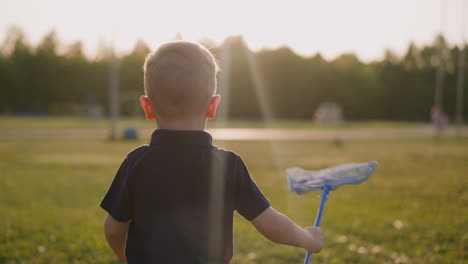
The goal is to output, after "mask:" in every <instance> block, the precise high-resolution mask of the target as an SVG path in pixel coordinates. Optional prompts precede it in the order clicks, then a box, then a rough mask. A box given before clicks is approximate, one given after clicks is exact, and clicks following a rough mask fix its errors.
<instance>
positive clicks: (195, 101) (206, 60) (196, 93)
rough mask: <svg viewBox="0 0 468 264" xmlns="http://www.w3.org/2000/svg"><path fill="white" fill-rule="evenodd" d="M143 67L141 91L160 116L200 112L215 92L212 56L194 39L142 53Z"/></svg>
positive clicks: (178, 115)
mask: <svg viewBox="0 0 468 264" xmlns="http://www.w3.org/2000/svg"><path fill="white" fill-rule="evenodd" d="M143 71H144V85H145V93H146V95H147V96H148V97H149V99H150V101H151V105H152V106H153V108H154V110H155V112H156V114H157V115H159V116H160V117H163V118H180V119H183V118H192V117H195V116H200V115H202V114H204V113H205V112H206V110H207V107H208V104H209V102H210V99H211V98H212V97H213V95H214V94H215V93H216V74H217V72H218V71H219V68H218V65H217V63H216V60H215V58H214V56H213V55H212V54H211V52H210V51H209V50H208V49H206V48H205V47H203V46H202V45H200V44H198V43H195V42H188V41H172V42H168V43H165V44H163V45H161V46H160V47H159V48H158V49H157V50H156V51H154V52H152V53H150V54H149V55H148V56H147V57H146V60H145V64H144V66H143Z"/></svg>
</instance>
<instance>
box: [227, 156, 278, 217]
mask: <svg viewBox="0 0 468 264" xmlns="http://www.w3.org/2000/svg"><path fill="white" fill-rule="evenodd" d="M236 169H237V171H236V174H237V175H236V177H237V192H236V197H235V208H236V210H237V212H239V214H241V215H242V216H243V217H244V218H245V219H247V220H249V221H251V220H253V219H254V218H255V217H257V216H258V215H259V214H261V213H262V212H263V211H265V210H266V209H267V208H268V207H270V202H268V200H267V198H266V197H265V196H264V195H263V193H262V192H261V191H260V189H259V188H258V186H257V184H256V183H255V181H254V180H253V179H252V177H251V176H250V173H249V171H248V169H247V166H246V165H245V163H244V161H243V160H242V159H241V158H240V157H239V158H238V161H237V166H236Z"/></svg>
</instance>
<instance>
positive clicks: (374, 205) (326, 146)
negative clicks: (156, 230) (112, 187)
mask: <svg viewBox="0 0 468 264" xmlns="http://www.w3.org/2000/svg"><path fill="white" fill-rule="evenodd" d="M28 120H29V121H28ZM6 121H8V122H6ZM0 122H2V124H0V129H28V128H31V127H36V125H34V122H37V123H41V122H39V121H37V120H33V121H31V120H30V119H12V118H10V119H8V120H6V119H3V120H0ZM31 122H32V123H31ZM47 122H49V124H47V126H46V127H54V128H57V129H59V128H61V127H63V126H68V127H75V126H77V127H81V125H84V126H89V127H92V126H91V125H89V124H81V123H80V122H81V121H80V120H72V121H63V120H62V121H54V120H48V121H47ZM42 124H43V123H42ZM99 124H100V123H99ZM38 126H39V125H38ZM99 126H101V125H99ZM284 126H286V125H284ZM297 126H300V124H299V123H298V124H297ZM306 126H307V125H306ZM359 126H362V127H363V129H365V125H359ZM371 126H372V125H371ZM402 126H405V125H402ZM146 141H147V140H146V139H142V140H139V141H117V142H111V141H108V140H105V139H47V138H45V139H40V140H38V139H21V140H19V139H2V138H0V263H118V261H117V259H116V257H114V255H113V254H112V252H111V250H110V248H109V247H108V246H107V244H106V242H105V238H104V235H103V231H102V225H103V219H104V217H105V212H104V211H103V210H102V209H100V208H99V203H100V201H101V199H102V197H103V195H104V193H105V192H106V190H107V188H108V186H109V184H110V182H111V180H112V178H113V176H114V173H115V171H116V170H117V168H118V166H119V165H120V162H121V161H122V160H123V158H124V157H125V155H126V154H127V153H128V152H129V151H130V150H131V149H133V148H135V147H137V146H139V145H141V144H145V143H146ZM215 143H216V144H217V145H219V146H221V147H224V148H228V149H231V150H233V151H236V152H237V153H239V154H241V155H242V156H243V158H244V160H245V161H246V163H247V165H248V167H249V169H250V171H251V174H252V176H253V177H254V178H255V180H256V181H257V183H258V184H259V186H260V187H261V188H262V190H263V191H264V193H265V194H266V195H267V196H268V198H269V199H270V201H271V203H272V205H273V206H274V207H275V208H276V209H278V210H280V211H282V212H283V213H285V214H287V215H289V216H290V217H291V218H292V219H293V220H295V221H296V222H297V223H298V224H300V225H302V226H305V225H311V224H312V223H313V221H314V218H315V212H316V209H317V206H318V202H319V199H320V194H319V193H318V192H317V193H310V194H307V195H304V196H295V195H293V194H290V193H289V192H288V190H287V185H286V180H285V168H287V167H289V166H302V167H304V168H309V169H314V168H322V167H326V166H331V165H335V164H338V163H344V162H360V161H368V160H377V161H378V162H379V167H378V168H377V169H376V171H375V173H374V175H373V176H372V177H371V178H370V180H369V181H368V182H367V183H364V184H362V185H359V186H345V187H342V188H340V189H338V190H337V191H336V192H332V193H331V194H330V197H329V201H328V204H327V208H326V210H325V215H324V219H323V228H324V231H325V236H326V241H325V249H324V250H323V251H322V252H321V253H320V254H318V255H316V256H314V261H313V262H314V263H421V264H422V263H438V264H441V263H447V264H449V263H468V177H467V176H468V141H467V140H466V138H465V140H464V141H462V142H458V141H455V140H453V139H449V138H443V139H442V140H440V141H438V142H434V141H433V140H431V139H411V140H409V139H386V140H355V141H344V143H343V144H342V145H336V144H333V143H332V142H328V141H288V142H286V141H279V142H268V141H248V142H247V141H225V142H220V141H217V142H215ZM234 236H235V241H234V244H235V257H234V259H233V262H232V263H301V262H302V259H303V255H304V252H303V250H300V249H295V248H292V247H287V246H281V245H276V244H273V243H271V242H269V241H267V240H265V239H264V238H263V237H261V235H259V234H258V233H257V232H256V231H255V230H254V228H253V227H252V226H251V225H250V224H249V223H248V222H246V221H245V220H244V219H242V218H241V217H239V216H238V215H236V217H235V231H234Z"/></svg>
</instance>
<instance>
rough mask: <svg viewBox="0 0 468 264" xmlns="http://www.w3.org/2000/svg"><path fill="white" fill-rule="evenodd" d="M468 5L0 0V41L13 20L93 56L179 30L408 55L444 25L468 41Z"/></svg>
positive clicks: (406, 0)
mask: <svg viewBox="0 0 468 264" xmlns="http://www.w3.org/2000/svg"><path fill="white" fill-rule="evenodd" d="M462 1H465V3H464V4H462ZM462 6H464V8H463V9H462ZM462 10H465V14H466V15H465V16H464V20H463V21H464V22H465V24H466V23H468V0H353V1H350V0H321V1H315V0H308V1H299V0H287V1H282V0H269V1H263V0H226V1H224V0H196V1H194V0H192V1H190V0H187V1H181V0H166V1H158V0H153V1H142V0H133V1H119V0H79V1H71V0H0V43H1V42H3V39H4V36H5V33H6V32H7V30H8V28H10V27H11V26H18V27H20V28H21V29H22V30H23V31H24V32H25V34H26V36H27V38H28V41H29V42H31V43H33V44H37V43H38V42H39V41H40V40H41V38H42V37H43V36H44V35H45V34H46V33H48V32H50V31H51V30H52V29H54V30H56V31H57V34H58V37H59V39H60V40H61V41H63V42H64V43H65V44H67V43H68V44H70V43H72V42H74V41H77V40H81V41H83V44H84V48H85V52H86V54H88V55H93V54H95V51H96V49H97V47H98V46H99V44H100V43H103V42H105V43H113V45H114V46H115V48H116V49H117V50H118V51H120V52H126V51H130V50H131V49H132V47H133V46H134V43H135V41H136V40H138V39H142V40H144V41H145V42H146V43H147V44H148V45H149V46H150V48H152V49H154V48H156V47H157V46H158V45H159V44H161V43H162V42H164V41H168V40H171V39H173V38H174V36H175V35H176V34H177V33H180V34H181V35H182V36H183V38H184V39H187V40H199V39H201V38H202V37H208V38H210V39H212V40H213V41H214V42H215V43H221V42H222V41H223V40H224V39H225V38H226V37H227V36H232V35H242V36H243V37H244V39H245V41H246V43H247V45H248V46H249V47H250V48H251V49H253V50H259V49H263V48H276V47H279V46H285V45H286V46H289V47H291V48H292V49H293V50H294V51H295V52H297V53H299V54H301V55H304V56H311V55H314V54H315V53H317V52H320V53H321V54H322V55H323V56H324V57H325V58H328V59H331V58H334V57H336V56H338V55H340V54H342V53H349V52H353V53H355V54H357V55H358V57H359V58H361V59H362V60H364V61H370V60H375V59H380V58H381V57H382V56H383V54H384V51H385V50H386V49H391V50H393V51H395V52H396V53H397V54H403V53H404V51H405V50H406V48H407V46H408V43H409V42H410V41H412V42H415V43H416V44H417V45H424V44H429V43H432V42H433V40H434V37H435V35H436V34H437V33H438V32H441V31H442V32H443V33H444V35H445V37H446V38H447V39H448V41H449V42H450V43H452V44H460V43H462V38H464V39H466V40H468V32H467V31H468V27H465V29H464V30H462ZM462 31H463V34H462ZM462 36H463V37H462Z"/></svg>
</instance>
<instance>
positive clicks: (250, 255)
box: [247, 252, 257, 259]
mask: <svg viewBox="0 0 468 264" xmlns="http://www.w3.org/2000/svg"><path fill="white" fill-rule="evenodd" d="M256 257H257V254H255V253H253V252H250V253H249V254H247V258H249V259H255V258H256Z"/></svg>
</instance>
